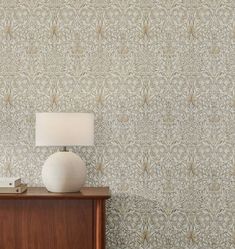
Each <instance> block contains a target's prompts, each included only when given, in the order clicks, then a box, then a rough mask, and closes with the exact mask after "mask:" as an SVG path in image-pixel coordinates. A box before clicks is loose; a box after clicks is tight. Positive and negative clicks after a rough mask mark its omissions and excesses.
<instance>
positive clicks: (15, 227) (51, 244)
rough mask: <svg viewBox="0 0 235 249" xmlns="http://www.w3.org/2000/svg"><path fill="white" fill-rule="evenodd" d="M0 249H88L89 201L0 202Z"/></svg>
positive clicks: (90, 236)
mask: <svg viewBox="0 0 235 249" xmlns="http://www.w3.org/2000/svg"><path fill="white" fill-rule="evenodd" d="M0 248H7V249H92V248H93V201H92V200H1V201H0Z"/></svg>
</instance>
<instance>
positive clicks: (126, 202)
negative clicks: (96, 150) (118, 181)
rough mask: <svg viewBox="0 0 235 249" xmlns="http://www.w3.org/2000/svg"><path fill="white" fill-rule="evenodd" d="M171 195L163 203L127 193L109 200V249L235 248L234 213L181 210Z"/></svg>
mask: <svg viewBox="0 0 235 249" xmlns="http://www.w3.org/2000/svg"><path fill="white" fill-rule="evenodd" d="M173 206H174V205H172V199H171V196H168V198H166V199H165V200H164V201H163V203H159V201H155V200H151V199H148V198H144V197H142V196H133V195H128V194H116V195H115V194H114V195H112V198H111V199H110V200H108V202H107V207H106V212H107V227H106V241H107V249H111V248H117V249H136V248H146V249H151V248H152V249H165V248H167V249H169V248H172V249H178V248H181V249H183V248H185V249H186V248H187V249H188V248H201V249H202V248H204V249H205V248H207V249H210V248H211V249H212V248H213V249H215V248H224V247H226V246H227V247H228V248H234V247H233V246H234V245H235V236H234V228H233V219H234V217H233V213H232V212H229V211H228V210H227V211H226V210H220V211H218V212H217V214H215V213H213V210H203V209H200V207H199V206H200V204H199V205H195V207H194V208H193V205H192V206H191V207H188V208H189V209H185V210H182V209H181V210H179V209H177V208H174V207H173Z"/></svg>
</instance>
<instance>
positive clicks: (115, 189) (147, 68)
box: [0, 0, 235, 249]
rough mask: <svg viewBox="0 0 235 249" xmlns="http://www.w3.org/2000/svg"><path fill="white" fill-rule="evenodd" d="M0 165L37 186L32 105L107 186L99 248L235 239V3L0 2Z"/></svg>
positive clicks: (193, 245)
mask: <svg viewBox="0 0 235 249" xmlns="http://www.w3.org/2000/svg"><path fill="white" fill-rule="evenodd" d="M0 110H1V111H0V151H1V152H0V175H2V176H16V175H19V176H21V177H22V178H23V180H24V181H26V182H28V183H29V184H30V185H31V186H41V185H42V181H41V166H42V164H43V162H44V161H45V160H46V158H47V157H48V156H49V155H50V154H52V153H53V152H54V151H56V150H57V149H58V148H46V147H41V148H36V147H35V141H34V122H35V112H60V111H63V112H81V111H85V112H94V113H95V117H96V128H95V130H96V134H95V138H96V145H95V146H94V147H87V148H86V147H84V148H71V149H72V150H74V151H76V152H77V153H79V154H80V156H81V157H82V158H84V160H86V161H87V167H88V171H89V174H88V181H87V185H90V186H103V185H108V186H110V188H111V190H112V195H113V197H112V200H111V201H109V202H108V207H107V249H233V248H235V1H234V0H39V1H37V0H0Z"/></svg>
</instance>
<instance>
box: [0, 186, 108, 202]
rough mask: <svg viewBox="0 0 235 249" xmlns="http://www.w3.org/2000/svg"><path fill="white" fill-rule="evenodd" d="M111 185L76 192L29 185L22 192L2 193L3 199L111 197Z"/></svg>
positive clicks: (0, 196) (90, 198)
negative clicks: (54, 191)
mask: <svg viewBox="0 0 235 249" xmlns="http://www.w3.org/2000/svg"><path fill="white" fill-rule="evenodd" d="M110 197H111V194H110V190H109V187H84V188H82V189H81V190H80V192H76V193H52V192H48V191H47V189H46V188H43V187H29V188H28V189H27V191H26V192H24V193H22V194H0V200H1V199H81V200H84V199H87V200H92V199H99V200H100V199H109V198H110Z"/></svg>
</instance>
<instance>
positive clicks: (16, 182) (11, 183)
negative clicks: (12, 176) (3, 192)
mask: <svg viewBox="0 0 235 249" xmlns="http://www.w3.org/2000/svg"><path fill="white" fill-rule="evenodd" d="M20 184H21V179H20V178H19V179H17V180H6V181H1V182H0V187H13V188H15V187H17V186H19V185H20Z"/></svg>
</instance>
